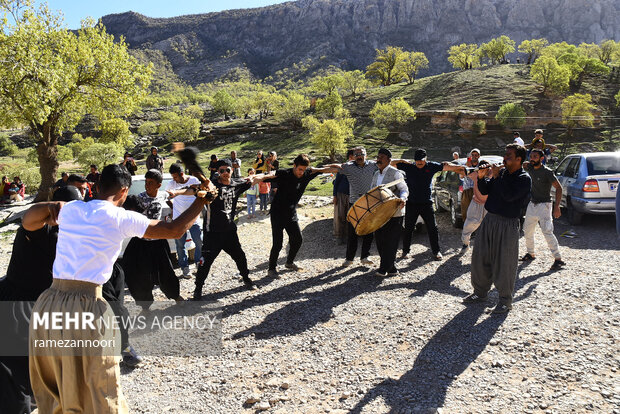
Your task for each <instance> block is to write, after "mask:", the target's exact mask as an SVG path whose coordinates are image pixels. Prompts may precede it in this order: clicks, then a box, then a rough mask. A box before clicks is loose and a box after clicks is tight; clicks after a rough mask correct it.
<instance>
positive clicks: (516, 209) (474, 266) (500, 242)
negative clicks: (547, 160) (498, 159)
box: [463, 144, 532, 313]
mask: <svg viewBox="0 0 620 414" xmlns="http://www.w3.org/2000/svg"><path fill="white" fill-rule="evenodd" d="M526 156H527V152H526V150H525V147H523V146H521V145H518V144H508V145H507V146H506V153H505V155H504V168H501V169H500V167H498V166H493V167H492V177H491V178H490V179H485V176H486V175H487V170H486V169H480V170H479V171H478V189H479V190H480V193H481V194H483V195H488V196H489V197H488V198H487V201H486V203H485V204H484V208H485V209H486V210H487V211H488V213H487V215H486V216H485V217H484V219H483V220H482V225H481V226H480V229H478V233H479V235H478V237H476V243H475V244H474V250H473V252H472V257H471V284H472V286H473V287H474V293H472V294H471V295H469V296H467V297H466V298H465V299H463V302H464V303H476V302H484V301H486V299H487V294H488V292H489V290H490V289H491V286H492V285H493V284H494V285H495V287H496V288H497V291H498V293H499V303H498V304H497V306H496V307H495V309H494V310H493V313H506V312H508V311H509V310H510V309H512V296H513V291H514V286H515V280H516V277H517V264H518V257H519V215H520V211H521V205H522V203H523V200H524V199H525V198H526V197H527V196H528V195H529V193H530V190H531V188H532V179H531V178H530V176H529V175H528V174H527V173H526V172H525V171H524V170H523V168H522V164H523V161H524V160H525V158H526Z"/></svg>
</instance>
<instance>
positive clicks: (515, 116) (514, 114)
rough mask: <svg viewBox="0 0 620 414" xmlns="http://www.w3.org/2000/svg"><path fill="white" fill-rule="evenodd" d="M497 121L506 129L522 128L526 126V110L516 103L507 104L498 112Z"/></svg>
mask: <svg viewBox="0 0 620 414" xmlns="http://www.w3.org/2000/svg"><path fill="white" fill-rule="evenodd" d="M495 119H497V120H498V121H499V123H500V124H502V126H504V127H505V128H521V127H522V126H523V125H525V109H523V107H522V106H521V105H519V104H518V103H515V102H509V103H505V104H504V105H502V106H501V107H500V108H499V111H497V115H495Z"/></svg>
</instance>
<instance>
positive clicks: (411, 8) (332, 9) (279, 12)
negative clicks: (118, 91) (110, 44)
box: [102, 0, 620, 85]
mask: <svg viewBox="0 0 620 414" xmlns="http://www.w3.org/2000/svg"><path fill="white" fill-rule="evenodd" d="M102 21H103V23H104V24H105V26H106V27H107V29H108V31H109V32H110V33H112V34H114V35H117V36H121V35H122V36H125V38H126V39H127V42H128V43H129V45H130V46H131V47H132V48H134V49H145V50H155V51H160V52H161V53H162V54H163V56H158V61H159V62H161V64H163V65H168V64H170V65H171V67H172V69H173V70H174V73H176V74H177V75H178V76H179V77H180V78H181V79H183V80H184V81H186V82H188V83H189V84H193V85H195V84H199V83H203V82H209V81H212V80H214V79H217V78H219V77H221V76H223V75H225V74H227V73H228V72H230V71H232V70H234V69H235V68H242V67H247V69H249V71H250V72H251V73H252V74H253V75H254V76H255V77H257V78H264V77H267V76H270V75H274V74H275V73H276V72H277V71H278V70H281V69H283V68H288V67H291V66H292V65H293V64H295V63H299V62H307V61H308V59H309V60H310V62H312V64H311V65H310V66H311V67H310V68H309V71H308V72H309V73H308V75H310V74H311V73H312V72H313V71H316V70H318V69H320V68H325V67H327V66H329V65H335V66H337V67H341V68H343V69H363V68H365V67H366V66H367V65H368V64H369V63H370V62H371V61H372V60H373V58H374V54H375V49H376V48H382V47H385V46H386V45H394V46H402V47H403V48H405V49H407V50H417V51H422V52H424V53H425V54H426V55H427V57H428V59H429V61H430V68H429V70H428V71H427V73H426V74H437V73H441V72H445V71H447V70H449V69H450V67H449V64H448V62H447V60H446V56H447V52H446V51H447V50H448V48H449V47H450V46H451V45H454V44H458V43H463V42H465V43H482V42H486V41H488V40H489V39H491V38H493V37H497V36H500V35H508V36H510V37H511V38H512V39H514V40H515V41H516V42H517V44H519V43H520V42H521V41H522V40H524V39H531V38H538V37H545V38H547V39H548V40H549V41H550V42H560V41H566V42H569V43H573V44H579V43H581V42H597V43H598V42H600V41H602V40H605V39H620V1H618V0H593V1H585V0H552V1H545V2H540V1H535V0H483V1H471V0H458V1H456V0H438V1H430V0H299V1H292V2H287V3H282V4H277V5H273V6H269V7H263V8H257V9H247V10H230V11H224V12H220V13H209V14H197V15H188V16H180V17H172V18H161V19H153V18H149V17H147V16H143V15H140V14H137V13H134V12H127V13H122V14H114V15H108V16H104V17H103V18H102ZM152 53H154V52H151V55H152V56H153V54H152ZM508 57H509V58H510V59H511V60H512V61H513V62H515V61H516V57H517V56H516V55H509V56H508ZM162 58H163V59H162Z"/></svg>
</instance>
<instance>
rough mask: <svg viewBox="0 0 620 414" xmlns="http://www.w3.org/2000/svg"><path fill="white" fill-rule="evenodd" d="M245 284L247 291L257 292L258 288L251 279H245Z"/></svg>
mask: <svg viewBox="0 0 620 414" xmlns="http://www.w3.org/2000/svg"><path fill="white" fill-rule="evenodd" d="M243 284H244V285H245V288H246V289H247V290H257V289H258V287H257V286H256V285H255V284H254V282H252V280H251V279H250V278H249V277H248V278H244V279H243Z"/></svg>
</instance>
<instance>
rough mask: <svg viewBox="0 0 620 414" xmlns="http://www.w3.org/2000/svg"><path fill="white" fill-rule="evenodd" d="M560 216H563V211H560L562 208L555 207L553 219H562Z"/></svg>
mask: <svg viewBox="0 0 620 414" xmlns="http://www.w3.org/2000/svg"><path fill="white" fill-rule="evenodd" d="M560 216H562V211H561V210H560V206H554V207H553V217H555V218H556V219H557V218H560Z"/></svg>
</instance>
